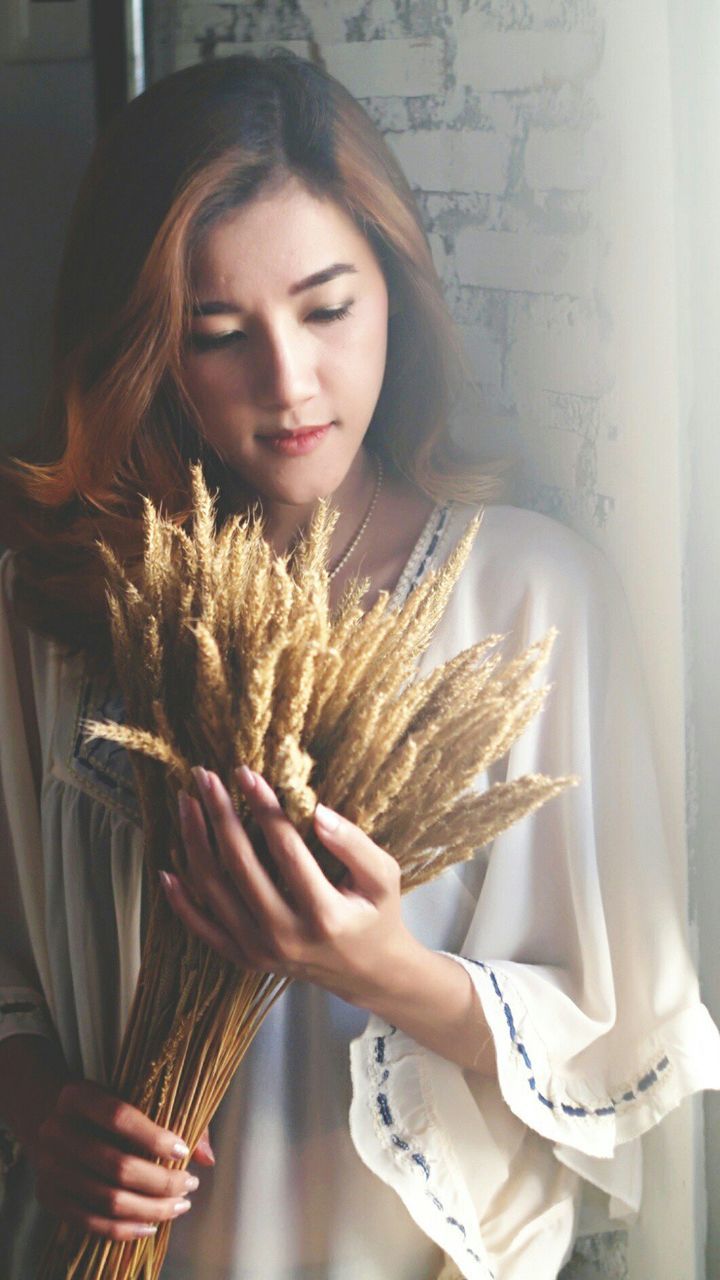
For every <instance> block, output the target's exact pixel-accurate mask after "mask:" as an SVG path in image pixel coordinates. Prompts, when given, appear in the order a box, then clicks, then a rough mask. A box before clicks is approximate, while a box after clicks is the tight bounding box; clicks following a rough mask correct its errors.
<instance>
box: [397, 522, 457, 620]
mask: <svg viewBox="0 0 720 1280" xmlns="http://www.w3.org/2000/svg"><path fill="white" fill-rule="evenodd" d="M449 510H450V508H449V507H447V506H445V507H443V508H442V511H441V512H440V518H439V521H438V524H437V526H436V528H435V532H434V534H433V536H432V538H431V539H430V543H429V545H428V548H427V551H426V552H425V555H424V556H423V558H422V560H421V561H420V564H419V565H418V567H417V570H416V572H415V577H414V578H413V580H412V582H411V583H410V586H409V587H408V589H407V595H406V597H405V599H406V600H407V599H408V597H409V596H410V595H411V593H412V592H413V591H414V590H415V588H416V586H417V584H418V582H420V580H421V578H422V576H423V574H424V572H425V568H426V566H427V564H428V561H429V560H430V559H431V558H432V555H433V552H434V551H435V548H436V547H437V544H438V542H439V541H440V538H441V536H442V531H443V529H444V528H445V525H446V523H447V518H448V512H449Z"/></svg>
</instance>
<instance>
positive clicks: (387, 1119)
mask: <svg viewBox="0 0 720 1280" xmlns="http://www.w3.org/2000/svg"><path fill="white" fill-rule="evenodd" d="M396 1031H397V1027H391V1028H390V1036H393V1035H395V1032H396ZM387 1040H388V1036H376V1037H375V1040H374V1046H373V1057H374V1059H375V1062H377V1063H378V1064H380V1065H381V1066H382V1065H383V1064H384V1063H385V1061H386V1056H385V1055H386V1049H387ZM389 1076H390V1071H389V1069H388V1068H386V1069H385V1071H384V1072H383V1074H382V1078H381V1083H382V1084H384V1083H385V1081H386V1080H388V1079H389ZM375 1102H376V1104H377V1109H378V1113H379V1115H380V1119H381V1120H382V1122H383V1124H384V1125H385V1126H386V1127H391V1126H393V1125H394V1124H395V1117H394V1116H393V1113H392V1111H391V1109H390V1103H389V1102H388V1096H387V1094H386V1093H384V1092H380V1093H377V1094H376V1095H375ZM390 1141H391V1142H392V1144H393V1146H394V1147H396V1148H397V1149H398V1150H399V1151H406V1152H409V1154H410V1159H411V1160H412V1162H413V1164H416V1165H417V1166H418V1168H419V1169H422V1171H423V1173H424V1174H425V1181H426V1182H429V1181H430V1174H431V1169H430V1165H429V1164H428V1161H427V1159H426V1158H425V1156H424V1155H423V1154H422V1152H420V1151H413V1150H412V1149H411V1146H410V1143H409V1142H406V1141H405V1139H404V1138H401V1137H400V1136H399V1134H397V1133H392V1134H391V1135H390ZM425 1194H426V1196H427V1197H428V1199H429V1200H430V1202H431V1203H432V1204H433V1205H434V1206H435V1208H436V1209H437V1210H438V1212H439V1213H442V1214H443V1216H444V1218H445V1221H446V1222H447V1223H448V1225H449V1226H451V1227H455V1228H456V1230H458V1231H459V1232H460V1234H461V1235H462V1238H463V1240H466V1239H467V1231H466V1229H465V1227H464V1226H463V1224H462V1223H461V1222H458V1220H457V1218H453V1217H450V1215H449V1214H448V1213H446V1211H445V1206H444V1204H443V1202H442V1200H439V1199H438V1197H437V1196H436V1195H435V1194H434V1192H433V1191H431V1190H430V1188H429V1187H427V1188H426V1190H425ZM465 1251H466V1253H468V1254H469V1255H470V1257H471V1258H472V1259H473V1260H474V1261H475V1262H478V1263H481V1264H482V1258H481V1257H480V1255H479V1254H477V1253H475V1251H474V1250H473V1249H471V1248H470V1246H469V1245H468V1244H466V1245H465ZM488 1280H495V1276H494V1273H493V1272H492V1271H490V1270H489V1269H488Z"/></svg>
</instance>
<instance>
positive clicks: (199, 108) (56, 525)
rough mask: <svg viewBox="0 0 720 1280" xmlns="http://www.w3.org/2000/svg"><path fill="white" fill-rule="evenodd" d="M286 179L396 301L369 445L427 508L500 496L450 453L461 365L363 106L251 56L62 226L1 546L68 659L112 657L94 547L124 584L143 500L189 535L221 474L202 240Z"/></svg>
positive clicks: (176, 111)
mask: <svg viewBox="0 0 720 1280" xmlns="http://www.w3.org/2000/svg"><path fill="white" fill-rule="evenodd" d="M282 175H288V176H289V175H294V176H296V177H299V178H300V179H301V180H302V181H303V182H304V183H305V184H306V186H307V187H308V189H309V190H310V191H312V192H313V193H314V194H319V195H322V196H325V197H330V198H332V199H334V200H335V201H336V202H337V203H338V205H340V206H341V207H342V208H343V209H345V210H346V211H347V212H348V213H349V215H350V216H351V217H352V218H353V219H354V221H355V223H356V224H357V225H358V227H359V228H360V229H361V230H362V231H363V233H364V234H365V235H366V236H367V238H368V240H369V242H370V243H371V244H372V246H373V248H374V249H375V252H376V253H377V255H378V258H379V260H380V262H381V264H382V267H383V270H384V272H385V275H386V278H387V283H388V288H389V292H390V294H391V296H392V298H393V303H394V314H393V317H392V319H391V322H390V326H389V336H388V358H387V367H386V373H385V378H384V382H383V386H382V390H381V393H380V398H379V401H378V404H377V407H376V410H375V413H374V416H373V420H372V422H371V424H370V428H369V433H368V437H367V439H368V443H369V444H370V445H371V446H372V447H373V448H374V449H375V450H376V451H377V452H378V453H380V454H382V455H383V457H384V459H385V461H386V463H387V464H388V466H390V467H395V468H396V469H398V470H400V471H401V472H403V473H404V474H406V475H407V476H409V477H410V478H411V479H413V480H414V481H415V483H416V484H418V485H419V486H420V487H421V488H422V489H423V490H425V491H426V492H427V493H428V494H429V495H431V496H433V497H436V498H448V497H455V498H460V499H462V500H468V501H469V500H476V499H477V498H478V497H491V496H493V493H494V486H495V483H496V482H495V480H494V479H493V477H492V475H486V476H485V477H483V476H478V475H477V474H475V475H474V476H473V475H470V476H469V473H468V469H467V466H466V465H465V464H464V462H461V460H460V459H459V458H458V457H457V451H456V450H454V449H453V446H452V443H451V439H450V428H449V420H450V410H451V405H452V402H453V399H454V396H455V394H456V392H457V391H458V390H459V386H460V383H461V379H462V358H461V354H460V348H459V344H458V339H457V335H456V332H455V330H454V326H453V324H452V321H451V319H450V316H449V314H448V311H447V308H446V306H445V303H444V300H443V297H442V291H441V287H440V283H439V280H438V277H437V274H436V272H435V269H434V266H433V262H432V257H431V254H430V249H429V246H428V242H427V237H426V235H425V232H424V230H423V227H422V223H421V221H420V216H419V213H418V211H417V208H416V205H415V201H414V199H413V196H412V192H411V190H410V188H409V186H408V183H407V181H406V179H405V177H404V175H403V173H402V171H401V170H400V168H399V166H398V164H397V162H396V161H395V159H394V157H393V155H392V153H391V151H390V150H389V148H388V147H387V146H386V144H385V142H384V140H383V138H382V136H381V135H380V133H379V132H378V130H377V129H376V128H375V126H374V125H373V124H372V122H371V121H370V119H369V118H368V116H367V115H366V113H365V112H364V111H363V109H362V108H361V107H360V106H359V104H358V103H357V102H356V101H355V100H354V98H353V97H352V96H351V95H350V94H349V93H348V92H347V90H346V89H344V88H343V86H342V85H340V84H339V83H338V82H337V81H336V80H334V79H333V78H332V77H331V76H329V75H328V74H327V73H326V72H325V71H323V70H322V69H320V68H319V67H317V66H315V65H314V64H312V63H309V62H306V61H304V60H303V59H300V58H296V57H294V56H292V55H289V54H287V53H284V52H283V53H279V52H278V53H274V54H273V55H271V56H270V57H267V58H256V57H254V56H249V55H240V56H237V57H232V58H227V59H222V60H220V61H217V62H212V63H204V64H200V65H197V66H193V67H190V68H188V69H186V70H184V71H180V72H177V73H176V74H174V75H172V76H169V77H168V78H167V79H165V80H162V81H160V82H158V83H157V84H156V85H154V86H153V87H152V88H151V89H149V90H148V91H147V92H146V93H144V94H142V95H141V96H140V97H138V98H136V99H135V100H134V101H133V102H131V103H130V105H129V106H128V107H127V108H126V109H125V110H124V111H123V112H122V114H121V115H120V116H119V117H117V118H116V120H115V121H114V122H113V124H112V125H111V126H110V128H109V129H108V130H107V131H106V133H105V134H104V136H103V137H102V138H101V139H100V141H99V143H98V145H97V147H96V150H95V153H94V156H93V159H92V161H91V163H90V166H89V169H88V172H87V174H86V176H85V179H84V181H83V184H82V186H81V189H80V193H79V196H78V200H77V203H76V206H75V210H74V213H73V216H72V219H71V223H70V227H69V231H68V235H67V240H66V247H65V254H64V258H63V262H62V266H61V271H60V277H59V284H58V289H57V294H56V302H55V311H54V334H55V338H54V371H53V377H52V383H51V388H50V393H49V396H48V400H47V404H46V409H45V413H44V416H43V421H42V424H41V430H40V433H39V436H38V437H37V439H36V442H35V443H34V444H33V445H32V446H31V447H30V448H29V449H28V450H26V452H25V454H24V456H23V457H22V458H13V459H11V460H10V462H9V463H7V464H6V465H5V466H3V467H2V468H0V509H1V510H2V512H3V515H2V517H0V541H2V542H4V543H5V544H6V545H8V546H11V547H13V548H14V549H15V550H16V553H17V554H16V566H17V579H16V592H15V595H16V606H17V608H18V611H19V613H20V616H21V617H23V618H24V620H25V621H27V622H28V623H29V624H30V625H32V626H34V627H36V628H37V629H38V630H40V631H41V632H43V633H45V634H47V635H51V636H53V637H54V638H56V639H57V640H60V641H63V642H66V643H69V644H70V645H71V646H72V647H74V648H78V647H79V648H86V649H89V650H93V649H95V650H99V649H102V650H106V649H107V642H108V637H107V627H106V620H105V607H104V600H103V573H102V569H101V565H100V562H99V559H98V556H97V551H96V540H97V539H98V538H99V537H102V538H103V539H105V540H106V541H107V542H109V543H110V544H111V545H113V546H114V547H115V548H116V550H117V551H118V552H119V554H120V555H121V556H122V557H123V559H124V560H125V562H126V564H127V565H128V566H129V568H130V570H131V571H132V568H133V566H134V565H135V564H137V562H138V559H139V556H140V553H141V510H142V502H141V498H142V495H143V494H147V495H148V496H149V497H150V498H152V499H153V501H154V502H156V503H162V505H163V507H164V508H165V510H166V511H167V512H168V513H169V514H171V515H173V516H174V517H176V518H177V519H178V520H184V519H186V518H187V516H188V511H189V505H190V501H189V466H188V464H189V463H190V462H191V461H196V460H200V461H201V462H202V463H203V466H204V468H205V472H206V476H207V478H208V481H209V482H210V484H211V485H213V487H215V488H217V490H218V492H219V509H220V515H221V518H222V516H223V514H224V512H223V464H222V462H221V460H220V459H219V458H218V457H217V455H216V454H214V452H213V451H212V450H211V449H210V448H209V447H208V446H207V445H206V444H205V442H204V439H203V436H202V433H201V431H200V430H199V429H198V426H199V424H198V423H197V422H196V420H195V415H194V413H193V409H192V404H191V403H190V401H189V398H188V397H187V395H186V394H185V392H184V391H183V378H182V355H183V349H184V344H185V342H186V339H187V334H188V330H189V326H190V317H191V314H192V297H191V293H190V284H189V280H190V263H191V258H192V253H193V251H194V249H195V248H196V246H197V244H198V243H199V242H200V241H201V240H202V237H203V235H204V234H205V233H206V232H207V230H208V228H209V227H210V226H211V225H212V224H213V222H215V221H216V220H217V219H218V218H221V217H222V216H223V215H224V214H226V213H228V212H229V211H230V210H231V209H233V208H236V207H238V206H240V205H241V204H242V203H243V202H244V201H246V200H248V199H250V198H251V197H252V196H253V195H254V194H256V193H257V192H258V191H259V190H260V188H261V187H262V186H263V185H265V184H266V183H268V182H269V181H270V180H271V179H274V178H276V177H278V176H282Z"/></svg>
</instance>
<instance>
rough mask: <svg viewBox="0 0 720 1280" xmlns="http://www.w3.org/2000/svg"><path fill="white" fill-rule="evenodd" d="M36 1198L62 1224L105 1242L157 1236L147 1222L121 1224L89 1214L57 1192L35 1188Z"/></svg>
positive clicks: (154, 1226) (83, 1208)
mask: <svg viewBox="0 0 720 1280" xmlns="http://www.w3.org/2000/svg"><path fill="white" fill-rule="evenodd" d="M36 1194H37V1198H38V1200H39V1202H40V1204H41V1205H42V1206H43V1208H45V1209H47V1210H48V1212H49V1213H53V1214H55V1216H56V1217H58V1218H61V1219H62V1221H63V1222H69V1223H71V1224H72V1225H73V1226H76V1227H79V1228H80V1230H81V1231H86V1232H88V1233H89V1234H90V1235H94V1236H95V1235H97V1236H102V1237H103V1238H104V1239H106V1240H117V1241H121V1240H141V1239H143V1238H146V1237H147V1236H154V1235H156V1234H157V1226H156V1225H155V1224H154V1223H149V1222H122V1221H113V1219H112V1218H106V1217H103V1216H102V1215H101V1214H98V1213H92V1212H89V1211H88V1210H87V1209H86V1208H85V1207H84V1206H83V1205H82V1204H79V1203H78V1202H77V1201H75V1200H72V1199H71V1198H70V1197H69V1196H67V1195H62V1194H61V1193H60V1192H57V1191H52V1192H50V1191H48V1192H43V1190H42V1188H41V1187H38V1188H36Z"/></svg>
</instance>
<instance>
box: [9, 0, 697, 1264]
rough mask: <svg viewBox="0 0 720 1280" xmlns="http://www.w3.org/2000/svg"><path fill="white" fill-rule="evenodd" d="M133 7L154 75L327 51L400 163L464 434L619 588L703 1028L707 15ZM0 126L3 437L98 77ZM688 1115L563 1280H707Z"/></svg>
mask: <svg viewBox="0 0 720 1280" xmlns="http://www.w3.org/2000/svg"><path fill="white" fill-rule="evenodd" d="M106 7H107V6H106ZM120 7H121V8H122V7H123V6H122V5H121V6H120ZM145 9H146V14H145V35H146V47H147V55H148V65H149V75H150V76H151V77H153V78H157V77H158V76H159V75H162V74H165V73H168V72H170V71H172V70H174V69H177V68H179V67H181V66H184V65H188V64H189V63H191V62H194V61H197V60H199V59H203V58H212V57H222V56H224V55H227V54H231V53H234V52H237V51H239V50H240V48H242V47H244V46H245V45H249V46H250V47H251V48H259V49H263V48H266V47H268V46H270V45H273V44H278V43H281V44H284V45H288V46H289V47H290V48H292V49H294V50H295V51H296V52H298V53H301V54H305V55H307V54H310V53H313V52H319V54H320V56H321V57H322V58H323V60H324V61H325V63H326V65H327V66H328V69H329V70H330V71H331V72H333V73H334V74H335V75H337V76H338V77H339V78H340V79H341V80H342V81H343V82H344V83H345V84H346V85H347V86H348V87H349V88H350V89H351V90H352V92H354V93H355V94H356V95H357V96H358V97H360V98H361V100H362V101H363V103H364V105H365V107H366V109H367V110H368V111H369V113H370V114H371V116H372V117H373V119H375V120H376V122H377V123H378V125H379V126H380V128H381V129H382V130H383V132H384V133H385V135H386V137H387V139H388V141H389V142H390V144H391V146H393V148H394V149H395V151H396V153H397V155H398V157H399V159H400V161H401V163H402V164H403V165H404V167H405V169H406V172H407V173H408V176H409V178H410V180H411V182H412V184H413V186H414V187H415V189H416V191H417V195H418V199H419V202H420V205H421V209H422V211H423V216H424V219H425V223H426V227H427V229H428V233H429V236H430V240H431V244H432V248H433V253H434V256H435V260H436V263H437V266H438V270H439V271H440V274H441V276H442V279H443V282H444V285H445V290H446V295H447V298H448V301H449V303H450V306H451V309H452V311H453V314H454V316H455V318H456V320H457V322H458V324H459V325H460V326H461V330H462V333H463V337H464V341H465V347H466V351H467V355H468V365H469V373H470V384H469V387H468V393H467V396H466V399H465V402H464V404H463V405H462V406H461V409H460V412H459V414H458V421H457V428H456V429H457V432H458V434H459V435H461V436H462V438H463V439H465V440H466V441H468V442H469V443H471V444H472V445H473V447H474V448H475V449H476V450H477V452H478V454H482V455H488V454H489V455H491V456H504V457H510V458H511V459H513V460H514V462H515V466H514V468H513V470H512V472H511V473H510V477H509V487H508V496H509V498H510V499H511V500H513V501H516V502H519V503H521V504H523V505H528V506H533V507H535V508H537V509H539V510H542V511H545V512H547V513H549V514H551V515H554V516H556V517H558V518H559V519H561V520H564V521H566V522H567V523H569V524H572V525H573V526H574V527H575V528H576V529H577V530H578V531H579V532H581V533H582V534H583V535H584V536H586V537H588V538H590V539H591V540H592V541H594V542H595V543H597V544H598V545H599V546H601V547H602V548H603V549H604V550H605V552H606V553H607V554H608V555H609V556H610V558H611V559H612V560H613V561H614V562H615V564H616V566H617V567H618V569H619V571H620V573H621V575H622V577H623V579H624V581H625V585H626V589H627V592H628V596H629V600H630V604H631V609H632V612H633V616H634V620H635V626H636V631H637V635H638V641H639V644H640V648H641V651H642V654H643V658H644V663H645V669H646V673H647V683H648V691H649V695H650V701H651V706H652V715H653V720H654V727H655V735H656V743H657V753H658V764H659V769H660V775H661V780H662V784H663V795H664V800H665V806H666V818H667V822H668V826H669V829H670V832H671V836H672V842H673V853H674V858H675V866H676V873H677V886H678V894H679V896H680V898H681V899H682V900H683V901H685V900H686V899H687V903H688V912H689V919H690V925H691V932H692V938H693V945H694V946H695V948H696V954H697V955H698V958H699V962H700V964H701V974H702V980H703V985H704V991H705V997H706V1000H707V1002H708V1003H709V1004H710V1007H711V1009H712V1011H713V1013H714V1015H715V1017H716V1019H717V1018H720V966H718V950H717V942H716V936H715V932H716V931H715V916H716V914H717V904H718V902H720V864H719V862H718V860H717V858H716V857H715V849H716V847H717V843H718V837H717V833H718V831H719V830H720V809H719V805H718V787H717V783H716V781H715V772H716V764H715V761H716V759H717V753H718V745H719V744H718V731H717V725H718V724H719V723H720V694H719V693H718V679H717V673H716V667H717V662H716V658H715V649H716V647H717V638H718V634H719V633H718V622H720V605H719V603H718V601H719V598H720V593H719V592H718V589H717V582H718V570H719V569H720V563H719V557H720V553H719V550H718V547H719V545H720V537H719V536H718V534H719V530H718V520H717V515H716V513H717V511H718V510H719V509H720V483H719V481H718V477H719V476H720V465H719V464H720V457H719V448H718V430H717V426H716V417H717V408H716V406H717V404H718V403H719V402H720V395H719V393H720V374H719V372H718V370H719V368H720V362H718V360H717V357H716V355H715V347H716V345H717V342H718V340H719V339H720V306H719V304H718V298H717V282H718V278H719V277H718V270H717V268H718V266H720V262H719V261H718V259H719V257H720V251H719V250H718V245H717V233H716V228H717V226H718V225H720V219H719V218H718V216H717V215H718V214H720V196H719V191H720V184H719V181H718V174H719V173H720V154H719V152H720V144H719V143H718V141H717V138H716V137H715V133H716V130H717V122H718V120H720V113H719V112H718V107H720V100H719V99H720V90H718V88H717V85H718V82H719V78H718V75H717V69H718V68H719V67H720V6H718V4H717V0H689V2H688V0H633V4H632V5H627V4H625V5H623V4H622V3H621V0H414V2H413V3H406V0H265V3H263V4H247V3H222V4H214V3H207V2H206V0H152V3H151V4H150V3H146V6H145ZM123 57H124V54H123ZM0 102H1V104H2V114H3V121H4V127H3V130H2V140H1V141H0V162H3V164H2V173H3V174H4V175H5V180H4V182H3V184H2V197H0V199H1V201H2V204H1V205H0V230H1V232H2V236H1V238H0V254H2V260H3V279H4V280H5V281H6V282H7V283H6V290H5V291H4V292H5V299H6V305H5V306H4V307H3V308H2V320H1V321H0V323H1V324H2V329H1V330H0V333H1V335H2V342H1V344H0V350H1V354H2V380H3V381H2V405H3V414H2V426H1V431H2V436H3V438H4V439H11V438H13V437H16V436H17V435H18V434H20V433H21V432H22V430H23V428H24V426H25V424H26V423H27V422H28V421H29V420H31V419H32V418H33V417H34V415H35V413H36V411H37V408H38V405H39V403H40V399H41V396H42V392H43V386H44V382H45V373H46V369H47V353H48V311H49V303H50V297H51V292H52V281H53V276H54V272H55V269H56V264H57V260H58V255H59V247H60V241H61V235H62V230H63V226H64V224H65V221H66V218H67V214H68V210H69V207H70V203H71V200H72V195H73V192H74V189H75V187H76V184H77V180H78V178H79V174H80V172H81V170H82V167H83V165H84V163H85V160H86V158H87V155H88V154H89V150H90V147H91V144H92V139H93V133H94V108H93V89H92V65H91V62H90V60H89V59H88V58H85V59H82V60H76V61H73V62H68V61H66V62H53V61H47V62H44V63H37V64H24V65H20V64H13V65H10V64H6V65H0ZM5 125H9V128H8V127H5ZM702 1114H703V1113H702V1106H701V1105H700V1104H692V1105H689V1106H687V1107H684V1108H682V1109H681V1110H680V1111H678V1112H677V1113H674V1114H673V1115H672V1116H671V1117H669V1118H668V1120H667V1121H666V1122H665V1123H664V1124H663V1125H662V1126H661V1128H660V1130H659V1131H657V1132H656V1133H653V1134H652V1135H650V1137H649V1139H648V1140H647V1141H646V1167H647V1173H648V1176H647V1191H646V1200H645V1206H644V1209H643V1214H642V1218H641V1221H640V1223H639V1224H638V1225H637V1226H636V1227H634V1228H633V1230H632V1232H631V1235H630V1241H629V1245H627V1246H626V1241H625V1237H624V1234H623V1233H622V1232H619V1233H613V1234H611V1235H609V1236H606V1237H604V1238H594V1239H591V1240H589V1241H587V1242H585V1243H583V1244H582V1245H581V1246H580V1248H579V1250H578V1255H577V1257H576V1258H575V1259H574V1260H573V1263H572V1264H571V1265H570V1268H569V1270H568V1277H571V1276H572V1277H573V1280H580V1277H582V1280H586V1278H587V1280H589V1278H590V1277H592V1278H593V1280H595V1278H596V1277H606V1278H608V1280H610V1278H612V1280H621V1278H622V1277H623V1276H624V1275H626V1274H627V1273H628V1268H629V1274H630V1276H631V1277H632V1280H686V1278H687V1280H691V1277H692V1280H701V1277H703V1276H704V1275H707V1276H708V1277H709V1278H710V1280H712V1277H715V1276H717V1275H720V1105H719V1100H718V1099H716V1098H708V1099H707V1100H706V1102H705V1115H706V1119H707V1157H705V1155H704V1152H703V1141H702ZM705 1159H706V1161H707V1175H706V1173H705V1168H704V1163H705ZM706 1185H707V1188H708V1190H709V1195H710V1205H711V1209H712V1212H711V1214H710V1235H709V1244H708V1255H707V1263H706V1261H705V1231H706V1198H705V1197H706Z"/></svg>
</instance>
